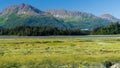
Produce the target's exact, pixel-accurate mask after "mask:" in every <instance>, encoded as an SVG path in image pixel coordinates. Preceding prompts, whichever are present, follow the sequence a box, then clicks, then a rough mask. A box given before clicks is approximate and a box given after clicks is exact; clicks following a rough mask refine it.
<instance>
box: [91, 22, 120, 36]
mask: <svg viewBox="0 0 120 68" xmlns="http://www.w3.org/2000/svg"><path fill="white" fill-rule="evenodd" d="M91 34H92V35H113V34H120V24H119V22H117V23H114V24H111V25H109V26H101V27H97V28H95V29H93V31H92V32H91Z"/></svg>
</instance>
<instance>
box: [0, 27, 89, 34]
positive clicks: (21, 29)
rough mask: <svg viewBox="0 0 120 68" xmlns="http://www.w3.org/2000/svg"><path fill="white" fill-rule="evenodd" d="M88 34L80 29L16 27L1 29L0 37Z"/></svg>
mask: <svg viewBox="0 0 120 68" xmlns="http://www.w3.org/2000/svg"><path fill="white" fill-rule="evenodd" d="M89 33H90V32H89V31H85V30H80V29H58V28H56V27H36V26H18V27H15V28H2V29H0V35H16V36H49V35H88V34H89Z"/></svg>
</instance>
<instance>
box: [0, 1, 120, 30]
mask: <svg viewBox="0 0 120 68" xmlns="http://www.w3.org/2000/svg"><path fill="white" fill-rule="evenodd" d="M115 21H120V20H119V19H117V18H115V17H114V16H111V15H102V16H100V17H98V16H95V15H93V14H90V13H85V12H79V11H67V10H64V9H62V10H52V9H49V10H46V11H41V10H39V9H37V8H35V7H33V6H31V5H28V4H24V3H23V4H20V5H14V6H10V7H8V8H6V9H4V10H3V11H2V12H1V13H0V27H1V28H2V27H3V28H14V27H16V26H22V25H23V26H50V27H57V28H60V29H66V28H68V29H88V30H91V29H93V28H95V27H99V26H103V25H105V26H106V25H110V23H111V22H115Z"/></svg>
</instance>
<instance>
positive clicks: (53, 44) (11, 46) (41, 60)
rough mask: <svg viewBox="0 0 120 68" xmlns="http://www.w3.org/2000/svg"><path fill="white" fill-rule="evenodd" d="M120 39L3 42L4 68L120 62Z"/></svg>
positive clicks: (0, 45)
mask: <svg viewBox="0 0 120 68" xmlns="http://www.w3.org/2000/svg"><path fill="white" fill-rule="evenodd" d="M119 41H120V39H118V38H117V39H114V38H107V39H105V38H104V39H85V38H81V39H79V38H63V39H61V38H49V39H15V40H0V68H64V67H66V68H78V67H80V66H83V65H88V66H89V65H99V64H104V62H106V61H110V62H113V63H114V62H119V61H120V42H119Z"/></svg>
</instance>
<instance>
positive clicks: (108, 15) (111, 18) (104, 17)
mask: <svg viewBox="0 0 120 68" xmlns="http://www.w3.org/2000/svg"><path fill="white" fill-rule="evenodd" d="M100 18H102V19H106V20H110V21H113V22H117V21H120V19H118V18H116V17H114V16H112V15H111V14H103V15H101V16H100Z"/></svg>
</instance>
